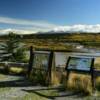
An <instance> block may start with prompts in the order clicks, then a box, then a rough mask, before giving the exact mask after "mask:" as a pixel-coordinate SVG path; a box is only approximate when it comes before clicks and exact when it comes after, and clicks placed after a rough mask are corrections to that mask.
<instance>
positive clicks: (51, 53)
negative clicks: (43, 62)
mask: <svg viewBox="0 0 100 100" xmlns="http://www.w3.org/2000/svg"><path fill="white" fill-rule="evenodd" d="M53 57H54V52H53V51H51V52H50V55H49V61H48V72H47V81H48V85H51V70H52V65H53Z"/></svg>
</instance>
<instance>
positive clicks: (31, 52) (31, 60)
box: [27, 46, 34, 77]
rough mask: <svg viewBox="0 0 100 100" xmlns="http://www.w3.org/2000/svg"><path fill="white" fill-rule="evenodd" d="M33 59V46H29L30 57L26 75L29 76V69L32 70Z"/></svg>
mask: <svg viewBox="0 0 100 100" xmlns="http://www.w3.org/2000/svg"><path fill="white" fill-rule="evenodd" d="M33 59H34V53H33V47H32V46H31V47H30V59H29V66H28V71H27V74H28V77H29V76H30V73H31V70H32V65H33Z"/></svg>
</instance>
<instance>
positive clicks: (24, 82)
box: [0, 78, 33, 88]
mask: <svg viewBox="0 0 100 100" xmlns="http://www.w3.org/2000/svg"><path fill="white" fill-rule="evenodd" d="M29 86H33V84H32V83H31V82H29V81H27V80H26V79H24V78H23V79H19V80H13V81H2V82H0V88H3V87H29Z"/></svg>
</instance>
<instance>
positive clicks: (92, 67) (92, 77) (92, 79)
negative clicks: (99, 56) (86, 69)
mask: <svg viewBox="0 0 100 100" xmlns="http://www.w3.org/2000/svg"><path fill="white" fill-rule="evenodd" d="M94 74H95V72H94V58H93V60H92V63H91V83H92V93H94V92H95V75H94Z"/></svg>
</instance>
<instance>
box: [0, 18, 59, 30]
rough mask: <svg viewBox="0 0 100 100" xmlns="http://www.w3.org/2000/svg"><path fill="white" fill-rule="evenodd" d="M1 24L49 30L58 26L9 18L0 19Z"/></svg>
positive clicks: (44, 22)
mask: <svg viewBox="0 0 100 100" xmlns="http://www.w3.org/2000/svg"><path fill="white" fill-rule="evenodd" d="M0 23H5V24H15V25H24V26H31V27H32V26H33V27H39V28H48V29H51V28H54V27H57V25H55V24H51V23H49V22H46V21H33V20H23V19H15V18H9V17H0Z"/></svg>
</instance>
